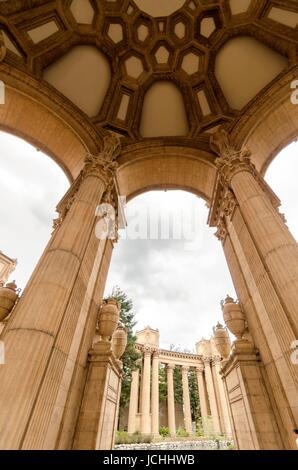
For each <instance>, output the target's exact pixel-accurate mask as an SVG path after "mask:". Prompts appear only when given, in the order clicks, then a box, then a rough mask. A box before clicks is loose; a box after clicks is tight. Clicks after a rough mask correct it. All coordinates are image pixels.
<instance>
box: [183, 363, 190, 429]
mask: <svg viewBox="0 0 298 470" xmlns="http://www.w3.org/2000/svg"><path fill="white" fill-rule="evenodd" d="M188 371H189V367H187V366H183V367H182V390H183V412H184V423H185V430H186V431H187V432H188V434H189V435H191V434H192V420H191V409H190V398H189V384H188Z"/></svg>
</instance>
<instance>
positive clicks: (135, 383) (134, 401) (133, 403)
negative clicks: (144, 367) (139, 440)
mask: <svg viewBox="0 0 298 470" xmlns="http://www.w3.org/2000/svg"><path fill="white" fill-rule="evenodd" d="M139 377H140V371H139V369H135V370H133V371H132V373H131V385H130V400H129V411H128V434H133V433H134V432H136V430H137V428H136V416H137V412H138V407H139Z"/></svg>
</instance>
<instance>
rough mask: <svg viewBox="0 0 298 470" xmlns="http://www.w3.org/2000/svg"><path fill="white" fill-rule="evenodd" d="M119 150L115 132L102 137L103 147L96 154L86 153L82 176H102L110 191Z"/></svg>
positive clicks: (119, 144) (118, 140)
mask: <svg viewBox="0 0 298 470" xmlns="http://www.w3.org/2000/svg"><path fill="white" fill-rule="evenodd" d="M120 152H121V142H120V138H119V137H118V136H117V135H115V134H111V133H110V134H108V135H106V136H105V137H104V138H103V148H102V150H101V152H100V153H99V154H98V155H92V154H90V153H89V154H87V156H86V159H85V166H84V169H83V178H86V177H87V176H90V175H95V176H100V177H104V179H105V181H107V190H108V191H109V194H110V192H111V184H112V183H111V182H112V180H113V179H114V178H115V175H116V171H117V169H118V166H119V165H118V163H117V162H116V159H117V158H118V157H119V155H120ZM105 197H107V196H105Z"/></svg>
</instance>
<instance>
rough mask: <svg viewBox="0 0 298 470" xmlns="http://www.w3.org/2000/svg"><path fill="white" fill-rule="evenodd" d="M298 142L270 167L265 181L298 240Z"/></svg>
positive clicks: (281, 153) (285, 150) (279, 155)
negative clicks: (277, 198)
mask: <svg viewBox="0 0 298 470" xmlns="http://www.w3.org/2000/svg"><path fill="white" fill-rule="evenodd" d="M297 153H298V141H297V140H296V141H294V142H292V143H291V144H290V145H287V146H286V147H285V148H283V150H281V152H279V154H278V155H277V156H276V157H275V158H274V160H273V161H272V162H271V164H270V166H269V167H268V169H267V171H266V175H265V179H266V181H267V183H268V184H269V186H270V187H271V188H272V189H273V191H274V192H275V193H276V195H277V196H278V197H279V199H280V201H281V207H280V212H281V213H283V214H284V215H285V219H286V221H287V225H288V227H289V230H290V231H291V233H292V235H293V236H294V237H295V238H296V240H298V221H297V174H298V159H297Z"/></svg>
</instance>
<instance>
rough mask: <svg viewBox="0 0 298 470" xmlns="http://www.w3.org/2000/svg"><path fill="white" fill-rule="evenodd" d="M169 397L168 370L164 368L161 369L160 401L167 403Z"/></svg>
mask: <svg viewBox="0 0 298 470" xmlns="http://www.w3.org/2000/svg"><path fill="white" fill-rule="evenodd" d="M167 396H168V391H167V368H166V367H165V366H162V367H160V369H159V401H161V402H166V401H167Z"/></svg>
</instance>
